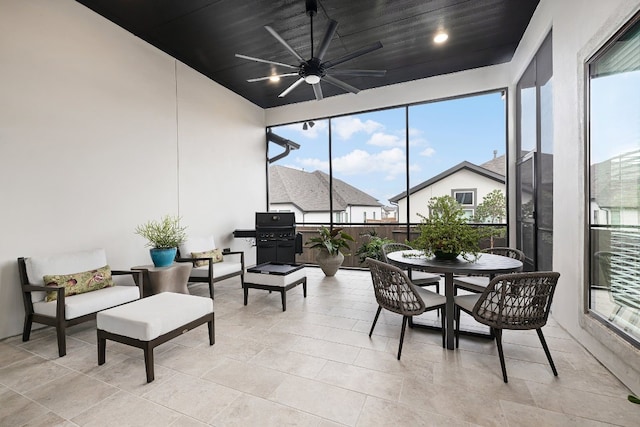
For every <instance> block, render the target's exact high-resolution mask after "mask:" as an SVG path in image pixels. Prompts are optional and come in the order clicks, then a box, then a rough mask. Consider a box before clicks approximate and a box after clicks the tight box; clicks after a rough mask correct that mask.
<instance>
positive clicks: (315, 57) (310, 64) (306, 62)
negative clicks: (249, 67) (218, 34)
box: [236, 0, 387, 101]
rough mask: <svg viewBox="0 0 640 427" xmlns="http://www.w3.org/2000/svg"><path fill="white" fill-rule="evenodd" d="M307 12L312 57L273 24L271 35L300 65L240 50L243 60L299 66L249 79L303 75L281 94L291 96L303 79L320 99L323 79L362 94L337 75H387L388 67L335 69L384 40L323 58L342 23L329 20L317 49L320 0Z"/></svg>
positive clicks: (314, 0)
mask: <svg viewBox="0 0 640 427" xmlns="http://www.w3.org/2000/svg"><path fill="white" fill-rule="evenodd" d="M306 13H307V15H308V16H309V18H310V20H311V58H310V59H304V58H303V57H302V56H300V55H299V54H298V52H296V51H295V50H294V49H293V48H292V47H291V46H290V45H289V44H288V43H287V42H286V41H285V40H284V39H283V38H282V37H280V35H279V34H278V33H277V32H276V31H275V30H274V29H273V28H271V27H269V26H265V27H264V28H266V30H267V31H269V33H271V35H272V36H273V37H274V38H275V39H276V40H278V41H279V42H280V43H281V44H282V45H283V46H284V47H286V48H287V50H288V51H289V52H291V54H292V55H293V56H295V58H296V59H297V60H298V62H299V64H298V65H291V64H285V63H282V62H275V61H270V60H268V59H261V58H254V57H251V56H246V55H241V54H239V53H236V57H238V58H242V59H248V60H250V61H256V62H263V63H266V64H273V65H278V66H281V67H286V68H293V69H297V70H298V71H297V72H292V73H285V74H276V75H272V76H266V77H258V78H255V79H249V80H247V81H248V82H259V81H264V80H269V79H273V78H279V77H291V76H299V77H300V78H299V79H298V80H296V81H295V82H294V83H293V84H292V85H291V86H289V87H288V88H287V89H285V90H284V92H282V93H281V94H280V95H278V97H280V98H284V97H285V96H287V94H288V93H289V92H291V91H292V90H293V89H295V88H296V87H298V85H300V84H301V83H302V82H306V83H308V84H310V85H311V86H312V87H313V92H314V94H315V96H316V99H317V100H318V101H319V100H321V99H322V98H323V95H322V87H321V86H320V82H321V81H324V82H326V83H329V84H332V85H333V86H336V87H339V88H341V89H344V90H346V91H347V92H351V93H358V92H359V91H360V90H359V89H358V88H356V87H353V86H351V85H350V84H348V83H345V82H343V81H342V80H339V79H337V78H335V77H334V76H360V77H383V76H384V75H385V74H386V72H387V71H386V70H340V69H334V68H333V67H335V66H336V65H339V64H342V63H343V62H347V61H349V60H351V59H354V58H357V57H358V56H362V55H365V54H367V53H369V52H373V51H374V50H377V49H380V48H381V47H382V43H380V42H379V41H377V42H375V43H373V44H370V45H368V46H365V47H362V48H360V49H358V50H356V51H354V52H351V53H348V54H346V55H344V56H341V57H340V58H337V59H334V60H331V61H323V59H324V55H325V53H326V52H327V49H328V48H329V43H331V39H333V36H334V35H335V33H336V28H337V27H338V23H337V22H336V21H334V20H333V19H330V20H329V25H328V27H327V30H326V32H325V33H324V37H323V38H322V42H320V46H319V48H318V50H317V51H315V52H314V50H313V17H314V16H315V15H316V14H317V13H318V3H317V0H306Z"/></svg>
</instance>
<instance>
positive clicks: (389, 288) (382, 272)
mask: <svg viewBox="0 0 640 427" xmlns="http://www.w3.org/2000/svg"><path fill="white" fill-rule="evenodd" d="M366 263H367V265H368V266H369V270H370V271H371V279H372V281H373V291H374V293H375V296H376V301H377V302H378V311H377V312H376V317H375V318H374V319H373V324H372V325H371V330H370V331H369V337H371V335H372V334H373V329H374V328H375V327H376V323H377V322H378V316H380V312H381V311H382V309H383V308H384V309H386V310H389V311H391V312H393V313H398V314H401V315H402V331H401V333H400V345H399V346H398V360H400V355H401V354H402V343H403V341H404V332H405V329H406V327H407V321H409V322H410V323H409V326H411V325H413V323H412V321H411V318H412V316H418V315H420V314H422V313H424V312H426V311H431V310H437V309H441V310H442V317H441V321H442V346H443V347H444V345H445V343H444V339H445V331H444V327H445V326H444V325H445V318H446V313H445V303H446V298H445V297H444V296H443V295H440V294H437V293H435V292H432V291H429V290H427V289H422V288H420V287H418V286H415V285H414V284H413V283H411V280H410V279H409V277H408V276H407V275H406V274H405V272H404V271H402V270H401V269H399V268H398V267H396V266H393V265H391V264H387V263H385V262H381V261H377V260H375V259H372V258H367V259H366Z"/></svg>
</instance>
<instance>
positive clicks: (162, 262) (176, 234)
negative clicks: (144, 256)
mask: <svg viewBox="0 0 640 427" xmlns="http://www.w3.org/2000/svg"><path fill="white" fill-rule="evenodd" d="M186 228H187V227H183V226H181V225H180V217H178V216H171V215H165V216H164V217H162V218H161V219H160V220H159V221H155V220H151V221H147V222H145V223H144V224H141V225H139V226H137V227H136V230H135V234H138V235H140V236H142V237H144V238H145V239H147V244H146V246H149V247H151V248H152V249H151V259H152V260H153V263H154V264H155V265H156V267H166V266H167V265H170V264H171V263H172V262H173V259H174V258H175V255H176V252H177V248H178V246H180V244H181V243H183V242H184V241H185V240H186V238H187V236H186V234H185V230H186ZM158 257H161V258H162V259H159V258H158Z"/></svg>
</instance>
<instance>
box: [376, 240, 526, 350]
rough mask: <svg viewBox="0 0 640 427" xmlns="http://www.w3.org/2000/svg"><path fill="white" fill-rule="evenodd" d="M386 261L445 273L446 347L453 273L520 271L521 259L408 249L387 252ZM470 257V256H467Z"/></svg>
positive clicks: (449, 336) (450, 345)
mask: <svg viewBox="0 0 640 427" xmlns="http://www.w3.org/2000/svg"><path fill="white" fill-rule="evenodd" d="M387 258H388V259H389V261H390V262H391V263H392V264H394V265H396V266H398V267H400V268H410V269H412V270H421V271H427V272H429V273H438V274H442V275H443V276H444V294H445V297H446V299H447V302H446V324H445V336H446V343H447V348H448V349H449V350H453V349H454V329H453V320H454V319H453V313H454V310H453V297H454V294H453V276H454V274H473V275H486V276H495V275H498V274H505V273H514V272H518V271H522V262H521V261H518V260H517V259H514V258H509V257H505V256H501V255H494V254H485V253H480V254H478V257H477V259H476V260H475V261H467V260H465V259H464V258H463V257H462V256H461V255H459V256H458V257H457V258H455V259H452V260H441V259H437V258H435V257H427V256H426V255H425V254H424V252H423V251H419V250H408V251H397V252H391V253H389V254H387ZM469 258H471V257H469Z"/></svg>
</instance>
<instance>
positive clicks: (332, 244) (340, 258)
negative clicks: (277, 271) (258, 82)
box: [306, 226, 355, 276]
mask: <svg viewBox="0 0 640 427" xmlns="http://www.w3.org/2000/svg"><path fill="white" fill-rule="evenodd" d="M318 233H319V236H316V237H312V238H310V239H309V240H308V241H307V242H306V244H307V245H309V244H310V245H311V246H309V248H312V249H318V255H317V256H316V261H317V262H318V265H319V266H320V268H321V269H322V271H323V272H324V274H325V275H326V276H335V274H336V272H337V271H338V269H339V268H340V266H341V265H342V263H343V262H344V253H343V252H345V251H348V250H349V249H350V247H349V242H355V240H354V238H353V237H352V236H351V235H350V234H348V233H345V232H344V231H342V228H334V229H333V230H329V229H328V228H327V227H325V226H321V227H320V229H319V230H318Z"/></svg>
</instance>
